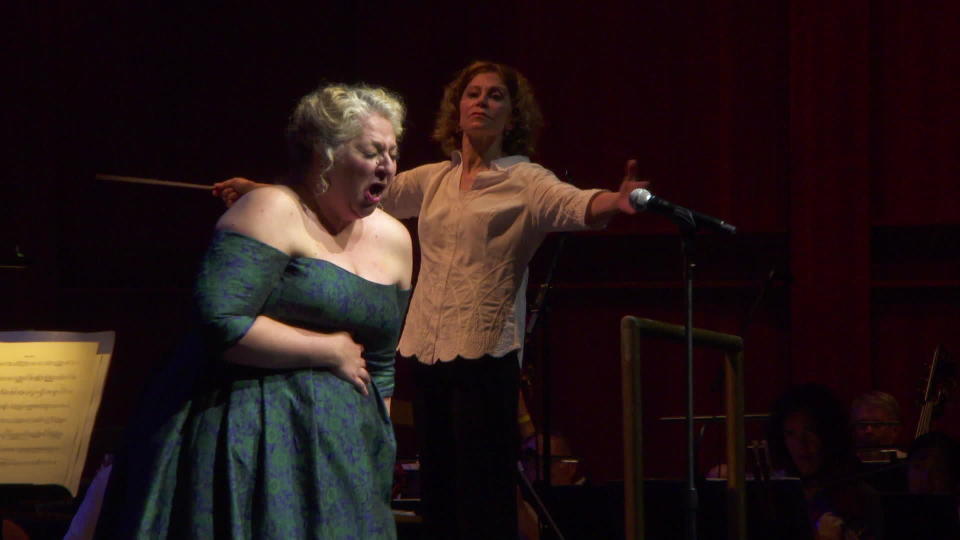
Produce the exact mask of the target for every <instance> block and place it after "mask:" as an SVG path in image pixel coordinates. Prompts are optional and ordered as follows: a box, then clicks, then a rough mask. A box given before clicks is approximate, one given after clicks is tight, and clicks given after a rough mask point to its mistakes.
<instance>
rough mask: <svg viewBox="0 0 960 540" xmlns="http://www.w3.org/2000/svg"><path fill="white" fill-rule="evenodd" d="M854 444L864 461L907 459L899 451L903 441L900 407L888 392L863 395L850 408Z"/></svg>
mask: <svg viewBox="0 0 960 540" xmlns="http://www.w3.org/2000/svg"><path fill="white" fill-rule="evenodd" d="M850 420H851V426H853V440H854V444H855V445H856V448H857V456H858V457H860V460H861V461H865V462H867V461H884V462H887V461H890V460H891V458H895V459H903V458H905V457H906V454H905V453H903V452H901V451H900V450H898V449H897V448H896V446H897V443H898V442H899V438H900V428H901V420H902V418H901V416H900V405H899V404H898V403H897V400H896V398H894V397H893V396H891V395H890V394H888V393H886V392H881V391H879V390H873V391H871V392H866V393H864V394H861V395H860V396H859V397H857V399H855V400H853V403H852V404H851V406H850Z"/></svg>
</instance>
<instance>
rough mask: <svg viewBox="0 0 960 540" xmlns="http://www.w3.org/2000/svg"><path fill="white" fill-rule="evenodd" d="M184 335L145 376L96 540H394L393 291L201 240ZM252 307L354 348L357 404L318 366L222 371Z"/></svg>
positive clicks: (398, 311) (317, 266) (396, 321)
mask: <svg viewBox="0 0 960 540" xmlns="http://www.w3.org/2000/svg"><path fill="white" fill-rule="evenodd" d="M195 295H196V304H197V307H198V311H199V320H200V324H199V330H198V331H197V332H195V333H194V334H192V335H191V336H189V337H188V338H187V339H186V340H185V341H184V342H183V344H182V345H181V346H180V348H179V350H178V351H177V353H176V354H175V355H174V357H173V358H172V359H171V362H170V363H169V364H168V365H167V366H166V368H165V369H164V370H163V372H162V373H160V374H159V375H158V376H157V377H155V378H154V379H153V380H152V381H151V382H150V383H148V385H147V386H148V388H147V391H146V393H145V397H144V404H143V405H142V406H141V407H140V411H139V412H138V413H137V414H136V415H135V416H134V419H133V420H132V421H131V424H130V427H129V429H128V437H127V442H126V443H125V447H124V448H123V450H122V451H121V452H120V453H119V455H118V458H117V462H116V463H115V465H114V470H113V472H112V474H111V480H110V484H109V487H108V489H107V495H106V499H105V501H104V506H103V510H102V512H101V517H100V522H99V526H98V530H97V534H98V536H99V537H101V538H204V539H206V538H283V539H288V538H289V539H293V538H344V539H345V538H356V539H374V538H395V537H396V531H395V526H394V521H393V515H392V513H391V511H390V489H391V484H392V475H393V465H394V459H395V453H396V443H395V440H394V437H393V431H392V426H391V424H390V419H389V416H388V414H387V412H386V409H385V408H384V404H383V399H382V398H383V397H387V396H390V395H391V394H392V393H393V373H394V368H393V362H394V351H395V349H396V343H397V339H398V337H399V333H400V327H401V323H402V320H403V315H404V313H405V311H406V306H407V301H408V298H409V291H404V290H400V289H399V288H398V287H397V286H393V285H391V286H388V285H382V284H378V283H373V282H371V281H367V280H365V279H363V278H361V277H359V276H357V275H355V274H353V273H350V272H348V271H346V270H344V269H343V268H340V267H338V266H336V265H334V264H332V263H330V262H327V261H323V260H319V259H311V258H306V257H292V258H291V257H290V256H288V255H286V254H284V253H282V252H280V251H278V250H276V249H274V248H272V247H270V246H268V245H266V244H263V243H261V242H258V241H256V240H254V239H252V238H249V237H246V236H243V235H240V234H236V233H231V232H217V233H216V235H215V237H214V239H213V242H212V244H211V246H210V248H209V249H208V251H207V254H206V256H205V258H204V262H203V266H202V268H201V271H200V275H199V278H198V282H197V288H196V292H195ZM259 314H262V315H266V316H269V317H271V318H273V319H275V320H278V321H281V322H284V323H286V324H289V325H292V326H295V327H299V328H305V329H309V330H315V331H321V332H323V331H339V330H344V331H348V332H350V333H351V335H352V336H353V338H354V340H355V341H357V342H358V343H360V344H362V345H363V347H364V358H365V359H366V361H367V368H368V370H369V371H370V373H371V377H372V378H373V381H374V382H373V384H372V385H371V386H370V395H369V396H366V397H365V396H363V395H361V394H360V393H359V392H357V391H356V389H355V388H354V387H353V386H352V385H351V384H350V383H348V382H346V381H344V380H342V379H340V378H338V377H336V376H335V375H333V374H332V373H331V372H330V371H328V370H325V369H296V370H267V369H257V368H249V367H241V366H237V365H234V364H229V363H226V362H223V361H222V360H221V358H220V356H221V353H222V352H223V351H224V350H226V349H227V348H229V347H230V346H232V345H233V344H234V343H236V342H237V341H238V340H239V339H240V338H241V337H242V336H243V335H244V334H245V333H246V331H247V329H248V328H249V327H250V325H251V324H252V323H253V321H254V319H255V318H256V316H257V315H259Z"/></svg>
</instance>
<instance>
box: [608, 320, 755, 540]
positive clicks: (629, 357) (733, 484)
mask: <svg viewBox="0 0 960 540" xmlns="http://www.w3.org/2000/svg"><path fill="white" fill-rule="evenodd" d="M644 338H647V339H658V340H664V341H671V342H677V343H685V342H686V337H685V333H684V327H683V326H679V325H675V324H667V323H663V322H659V321H654V320H650V319H640V318H637V317H629V316H628V317H624V318H623V319H622V320H621V321H620V367H621V373H622V377H621V380H622V381H623V383H622V384H623V388H622V391H623V460H624V463H623V474H624V479H623V489H624V509H625V513H626V516H625V518H626V522H625V523H626V529H625V530H626V538H627V540H643V538H644V514H643V416H642V409H641V399H640V398H641V388H642V386H641V385H640V383H641V373H642V369H641V362H640V359H641V350H642V347H641V343H642V341H643V339H644ZM693 346H694V347H702V348H707V349H713V350H718V351H721V352H723V353H724V358H725V362H724V374H725V379H726V384H725V395H724V404H725V408H726V415H727V420H726V426H727V437H726V438H727V491H726V502H727V538H729V539H731V540H734V539H741V540H744V539H746V537H747V510H746V505H747V496H746V480H745V477H744V474H745V471H744V458H745V453H746V442H745V440H744V433H743V339H742V338H741V337H739V336H733V335H730V334H721V333H719V332H712V331H710V330H702V329H697V328H695V329H694V330H693Z"/></svg>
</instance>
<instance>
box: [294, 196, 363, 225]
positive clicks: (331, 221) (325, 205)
mask: <svg viewBox="0 0 960 540" xmlns="http://www.w3.org/2000/svg"><path fill="white" fill-rule="evenodd" d="M295 191H296V192H297V195H298V196H299V197H300V200H301V201H302V202H303V205H304V207H306V209H307V210H308V212H307V215H308V216H309V214H313V217H314V218H315V219H316V220H317V223H318V225H320V226H321V227H322V228H323V229H325V230H326V231H327V233H329V234H330V236H333V237H336V236H338V235H339V234H340V233H342V232H343V231H344V230H346V229H347V228H348V227H349V226H350V225H351V224H352V223H353V222H354V221H355V220H346V219H341V218H339V216H338V213H337V211H336V208H333V206H332V205H331V202H332V201H331V199H330V198H329V197H325V196H324V195H317V194H315V193H313V192H312V190H310V189H308V188H305V187H303V185H302V184H301V185H300V186H298V189H296V190H295Z"/></svg>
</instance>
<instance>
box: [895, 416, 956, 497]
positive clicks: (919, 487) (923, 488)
mask: <svg viewBox="0 0 960 540" xmlns="http://www.w3.org/2000/svg"><path fill="white" fill-rule="evenodd" d="M907 482H908V487H909V491H910V493H930V494H937V495H960V444H957V441H956V440H954V439H953V438H952V437H950V436H949V435H947V434H945V433H941V432H939V431H931V432H930V433H927V434H926V435H922V436H920V437H919V438H918V439H916V440H915V441H913V444H912V445H910V454H909V457H908V458H907Z"/></svg>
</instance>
